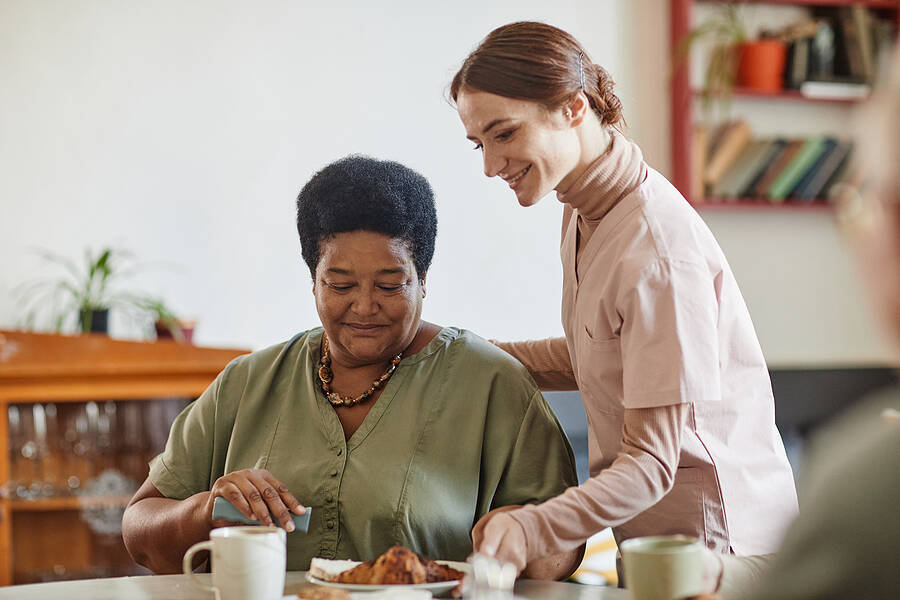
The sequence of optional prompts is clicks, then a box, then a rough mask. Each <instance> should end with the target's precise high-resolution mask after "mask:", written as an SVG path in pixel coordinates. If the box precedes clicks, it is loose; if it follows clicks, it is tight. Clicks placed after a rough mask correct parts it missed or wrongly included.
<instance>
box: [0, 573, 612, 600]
mask: <svg viewBox="0 0 900 600" xmlns="http://www.w3.org/2000/svg"><path fill="white" fill-rule="evenodd" d="M199 577H200V578H201V579H202V580H204V582H205V583H207V584H209V583H211V582H210V577H211V575H210V574H209V573H202V574H200V575H199ZM305 577H306V572H305V571H289V572H288V573H287V578H286V580H285V586H284V593H285V594H286V595H289V594H296V593H297V592H298V591H300V589H301V588H303V587H306V586H308V585H311V584H309V583H307V582H306V580H305ZM515 593H516V598H517V600H518V599H522V598H524V599H528V600H538V599H540V600H563V599H567V600H627V598H628V592H626V591H625V590H620V589H616V588H609V587H600V586H593V585H580V584H577V583H564V582H559V581H535V580H530V579H523V580H520V581H517V582H516V589H515ZM6 598H10V599H12V598H15V599H16V600H45V599H46V600H50V599H52V600H120V599H121V600H153V599H156V598H159V599H163V598H165V599H166V600H210V599H212V598H213V594H212V593H210V592H204V591H203V590H201V589H199V588H197V587H196V586H194V585H193V584H192V583H191V582H190V581H188V578H187V576H186V575H147V576H141V577H115V578H110V579H82V580H76V581H55V582H52V583H33V584H30V585H16V586H10V587H0V600H2V599H6Z"/></svg>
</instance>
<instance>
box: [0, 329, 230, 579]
mask: <svg viewBox="0 0 900 600" xmlns="http://www.w3.org/2000/svg"><path fill="white" fill-rule="evenodd" d="M245 352H246V351H244V350H236V349H214V348H201V347H196V346H189V345H183V344H176V343H174V342H155V343H144V342H130V341H120V340H112V339H110V338H108V337H106V336H101V335H80V336H60V335H47V334H34V333H23V332H17V331H0V486H2V487H0V585H10V584H18V583H28V582H32V581H38V580H51V579H68V578H78V577H97V576H103V575H127V574H134V573H138V572H141V569H140V568H139V567H137V566H136V565H134V563H132V561H131V560H130V558H129V557H128V555H127V553H126V552H125V548H124V545H123V543H122V536H121V527H120V526H117V525H116V522H117V520H118V521H119V522H120V520H121V512H122V508H123V507H124V506H125V504H126V503H127V502H128V500H129V498H130V496H131V494H132V493H133V491H134V489H135V486H136V485H139V484H140V483H141V482H142V481H143V480H144V478H146V476H147V460H148V459H149V458H150V457H152V456H153V455H154V454H155V453H157V452H159V451H160V450H162V447H163V445H164V443H165V436H166V433H167V431H168V427H169V425H171V421H172V419H174V417H175V415H176V414H177V412H178V411H180V410H181V409H182V408H183V407H184V406H186V405H187V403H189V402H190V401H191V400H192V399H194V398H196V397H197V396H198V395H200V394H201V393H202V392H203V390H204V389H206V387H207V386H208V385H209V383H210V382H211V381H212V380H213V379H214V378H215V376H216V375H217V374H218V373H219V372H220V371H221V370H222V369H223V368H224V367H225V365H226V364H228V362H229V361H230V360H231V359H233V358H234V357H236V356H238V355H240V354H243V353H245Z"/></svg>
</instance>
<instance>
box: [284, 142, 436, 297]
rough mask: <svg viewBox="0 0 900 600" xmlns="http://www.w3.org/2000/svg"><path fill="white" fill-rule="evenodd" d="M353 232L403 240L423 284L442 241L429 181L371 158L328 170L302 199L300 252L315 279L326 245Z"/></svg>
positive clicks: (340, 162) (313, 181) (351, 159)
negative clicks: (435, 250) (438, 240)
mask: <svg viewBox="0 0 900 600" xmlns="http://www.w3.org/2000/svg"><path fill="white" fill-rule="evenodd" d="M348 231H372V232H375V233H383V234H385V235H388V236H390V237H392V238H398V239H401V240H403V241H404V242H406V243H407V244H408V245H409V250H410V254H412V259H413V264H414V265H415V267H416V275H417V276H418V277H419V278H420V279H421V278H422V277H424V275H425V273H426V272H427V271H428V267H429V266H431V259H432V257H433V256H434V240H435V237H437V212H436V211H435V207H434V193H433V192H432V190H431V186H430V185H429V184H428V180H426V179H425V177H423V176H422V175H420V174H419V173H417V172H416V171H413V170H412V169H410V168H409V167H406V166H404V165H401V164H400V163H397V162H393V161H389V160H378V159H375V158H371V157H368V156H360V155H351V156H348V157H346V158H342V159H340V160H338V161H335V162H333V163H331V164H329V165H328V166H326V167H325V168H323V169H322V170H321V171H319V172H318V173H316V174H315V175H313V176H312V178H311V179H310V180H309V181H308V182H307V183H306V185H304V186H303V189H302V190H300V194H299V195H298V196H297V233H299V234H300V250H301V253H302V254H303V260H304V261H306V264H307V266H308V267H309V272H310V274H311V275H312V276H313V278H314V279H315V276H316V267H317V266H318V264H319V258H320V256H321V247H322V242H324V241H325V240H327V239H328V238H330V237H331V236H333V235H335V234H338V233H345V232H348Z"/></svg>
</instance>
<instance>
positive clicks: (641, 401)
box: [617, 260, 721, 408]
mask: <svg viewBox="0 0 900 600" xmlns="http://www.w3.org/2000/svg"><path fill="white" fill-rule="evenodd" d="M717 298H718V296H717V293H716V279H715V277H714V276H713V275H712V274H710V273H709V271H708V269H706V268H705V267H704V266H703V265H698V264H694V263H690V262H680V261H673V260H657V261H655V262H654V263H653V264H651V265H648V266H647V267H646V268H645V269H643V270H642V271H641V272H640V274H639V275H638V277H637V280H636V281H635V282H634V283H633V285H628V286H625V287H624V288H623V292H622V297H621V298H619V299H618V301H617V305H618V306H619V310H620V311H621V313H622V330H621V340H622V371H623V392H624V398H625V400H624V403H625V408H650V407H654V406H665V405H669V404H680V403H684V402H703V401H709V400H717V399H719V398H720V396H721V391H720V382H719V344H718V326H717V321H718V312H719V311H718V300H717Z"/></svg>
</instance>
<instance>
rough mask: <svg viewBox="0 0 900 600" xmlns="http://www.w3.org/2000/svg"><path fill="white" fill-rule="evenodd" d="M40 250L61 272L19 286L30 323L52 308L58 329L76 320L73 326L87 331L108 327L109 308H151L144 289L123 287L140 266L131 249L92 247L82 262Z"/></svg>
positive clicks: (102, 330) (132, 310)
mask: <svg viewBox="0 0 900 600" xmlns="http://www.w3.org/2000/svg"><path fill="white" fill-rule="evenodd" d="M38 253H39V254H40V256H41V258H42V259H43V260H44V261H45V262H46V263H48V264H49V265H51V266H54V267H57V268H58V269H59V270H60V274H59V275H58V276H56V277H52V278H48V279H41V280H38V281H35V282H32V283H29V284H26V285H25V286H23V287H22V288H20V289H19V291H18V294H19V296H20V298H21V300H22V301H23V303H24V304H25V306H26V316H25V319H24V324H25V326H26V327H29V328H33V327H34V326H35V324H36V322H37V320H38V318H39V317H43V316H44V315H45V314H47V315H48V317H49V321H50V329H51V330H53V331H57V332H59V331H62V330H63V329H67V328H69V326H71V324H72V323H73V320H74V325H75V327H74V328H75V329H77V330H78V331H81V332H82V333H88V332H95V333H108V331H109V329H108V326H109V322H108V317H109V311H110V309H112V308H116V309H121V310H124V311H127V312H129V313H131V314H132V315H135V314H136V315H138V316H141V317H144V316H145V315H146V313H147V311H150V310H151V309H150V308H149V303H150V301H149V300H148V298H147V296H146V295H145V294H139V293H134V292H127V291H124V290H121V289H120V288H119V286H120V284H121V282H122V281H123V280H125V279H127V278H128V277H130V276H132V275H134V273H135V272H136V270H137V265H136V263H135V261H134V257H133V256H132V254H131V253H130V252H128V251H126V250H121V249H116V248H108V247H107V248H101V249H99V250H98V251H97V252H96V253H95V252H93V251H92V250H91V249H90V248H87V249H85V252H84V261H83V262H82V264H81V265H79V264H77V263H76V262H75V261H72V260H71V259H69V258H68V257H66V256H63V255H61V254H57V253H55V252H51V251H49V250H38Z"/></svg>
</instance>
